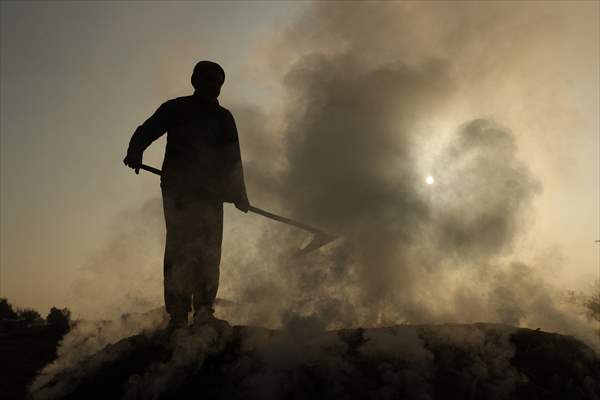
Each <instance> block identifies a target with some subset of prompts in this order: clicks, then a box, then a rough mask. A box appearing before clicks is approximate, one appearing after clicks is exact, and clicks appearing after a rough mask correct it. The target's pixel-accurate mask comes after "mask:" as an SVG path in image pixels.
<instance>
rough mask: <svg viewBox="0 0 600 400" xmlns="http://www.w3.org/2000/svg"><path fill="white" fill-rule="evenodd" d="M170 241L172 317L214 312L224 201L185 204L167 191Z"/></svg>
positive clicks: (167, 279) (168, 301)
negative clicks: (199, 312) (204, 311)
mask: <svg viewBox="0 0 600 400" xmlns="http://www.w3.org/2000/svg"><path fill="white" fill-rule="evenodd" d="M163 209H164V214H165V225H166V228H167V238H166V245H165V259H164V285H165V306H166V309H167V312H168V313H169V314H170V315H174V314H178V315H182V314H183V313H187V312H189V311H190V310H191V306H192V304H193V306H194V309H195V310H199V309H201V308H203V309H205V310H209V311H210V312H212V311H213V308H212V306H213V302H214V301H215V298H216V296H217V289H218V288H219V264H220V262H221V244H222V241H223V202H221V201H216V200H212V199H193V200H186V201H183V200H181V199H180V198H178V197H171V196H168V194H166V193H164V192H163Z"/></svg>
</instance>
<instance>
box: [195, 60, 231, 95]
mask: <svg viewBox="0 0 600 400" xmlns="http://www.w3.org/2000/svg"><path fill="white" fill-rule="evenodd" d="M223 82H225V71H224V70H223V68H221V66H220V65H219V64H217V63H215V62H212V61H200V62H199V63H198V64H196V66H195V67H194V72H193V73H192V86H193V87H194V89H196V91H198V92H200V93H201V94H205V95H209V96H213V97H218V96H219V93H220V92H221V86H223Z"/></svg>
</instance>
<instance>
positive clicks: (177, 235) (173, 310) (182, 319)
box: [163, 196, 193, 326]
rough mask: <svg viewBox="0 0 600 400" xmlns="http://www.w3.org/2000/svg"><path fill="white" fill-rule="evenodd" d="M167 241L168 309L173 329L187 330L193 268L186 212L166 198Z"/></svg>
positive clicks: (165, 278) (165, 262)
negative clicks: (190, 257) (188, 249)
mask: <svg viewBox="0 0 600 400" xmlns="http://www.w3.org/2000/svg"><path fill="white" fill-rule="evenodd" d="M163 209H164V213H165V225H166V229H167V237H166V243H165V258H164V294H165V308H166V310H167V313H169V316H170V318H171V324H172V325H173V326H186V325H187V318H188V313H189V312H190V309H191V295H192V287H191V285H190V281H191V278H190V275H191V274H192V271H193V268H191V267H193V265H191V263H190V260H189V254H188V252H187V248H188V247H189V242H190V239H191V238H190V232H189V231H188V222H187V221H188V220H187V218H186V217H187V215H186V214H187V213H186V210H185V209H184V208H183V207H181V206H180V205H179V204H178V202H177V201H175V199H172V198H169V197H166V196H164V197H163Z"/></svg>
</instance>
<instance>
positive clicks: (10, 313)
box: [0, 299, 19, 320]
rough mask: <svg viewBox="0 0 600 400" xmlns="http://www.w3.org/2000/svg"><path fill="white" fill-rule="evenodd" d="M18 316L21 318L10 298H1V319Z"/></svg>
mask: <svg viewBox="0 0 600 400" xmlns="http://www.w3.org/2000/svg"><path fill="white" fill-rule="evenodd" d="M17 318H19V315H18V314H17V313H16V312H15V310H14V309H13V307H12V305H11V304H10V303H9V302H8V300H6V299H0V320H3V319H17Z"/></svg>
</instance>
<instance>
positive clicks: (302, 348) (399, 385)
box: [30, 320, 600, 400]
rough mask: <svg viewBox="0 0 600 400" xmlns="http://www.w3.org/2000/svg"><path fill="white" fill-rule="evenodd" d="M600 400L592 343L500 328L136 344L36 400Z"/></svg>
mask: <svg viewBox="0 0 600 400" xmlns="http://www.w3.org/2000/svg"><path fill="white" fill-rule="evenodd" d="M192 396H194V397H195V398H197V397H202V398H211V399H238V398H240V399H254V398H260V399H319V398H321V399H322V398H331V399H338V398H344V399H347V398H360V399H368V398H373V399H399V398H401V399H527V400H532V399H557V400H558V399H560V400H564V399H573V400H575V399H582V400H583V399H599V398H600V360H599V358H598V356H597V355H596V354H595V353H594V351H593V350H592V349H590V348H589V347H587V346H586V345H585V344H583V343H581V342H580V341H578V340H576V339H574V338H572V337H568V336H562V335H558V334H552V333H547V332H542V331H535V330H530V329H519V328H513V327H509V326H505V325H497V324H472V325H459V324H452V325H400V326H394V327H387V328H373V329H347V330H339V331H323V330H322V329H320V327H319V326H318V324H313V325H311V324H310V321H309V322H308V323H307V321H306V320H304V321H301V320H299V321H297V322H296V323H294V322H292V323H290V324H288V325H287V326H286V327H285V329H282V330H269V329H264V328H257V327H247V326H234V327H229V326H221V327H214V328H204V329H201V330H194V329H191V328H190V329H182V330H177V331H174V332H168V331H166V330H154V331H147V332H143V333H142V334H138V335H135V336H131V337H128V338H125V339H123V340H121V341H119V342H117V343H115V344H112V345H109V346H107V347H105V348H104V349H103V350H102V351H100V352H98V353H96V354H94V355H93V356H91V357H88V358H86V359H85V360H84V361H82V362H80V363H78V365H76V366H75V367H71V368H68V369H66V370H63V371H62V372H60V373H58V374H57V375H55V376H53V377H52V378H51V379H50V380H48V381H47V382H45V383H44V384H43V385H41V386H38V387H37V388H35V389H34V390H33V391H32V392H31V393H30V397H31V398H32V399H59V398H60V399H119V398H125V399H167V398H168V399H171V398H178V399H179V398H189V397H192Z"/></svg>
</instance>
